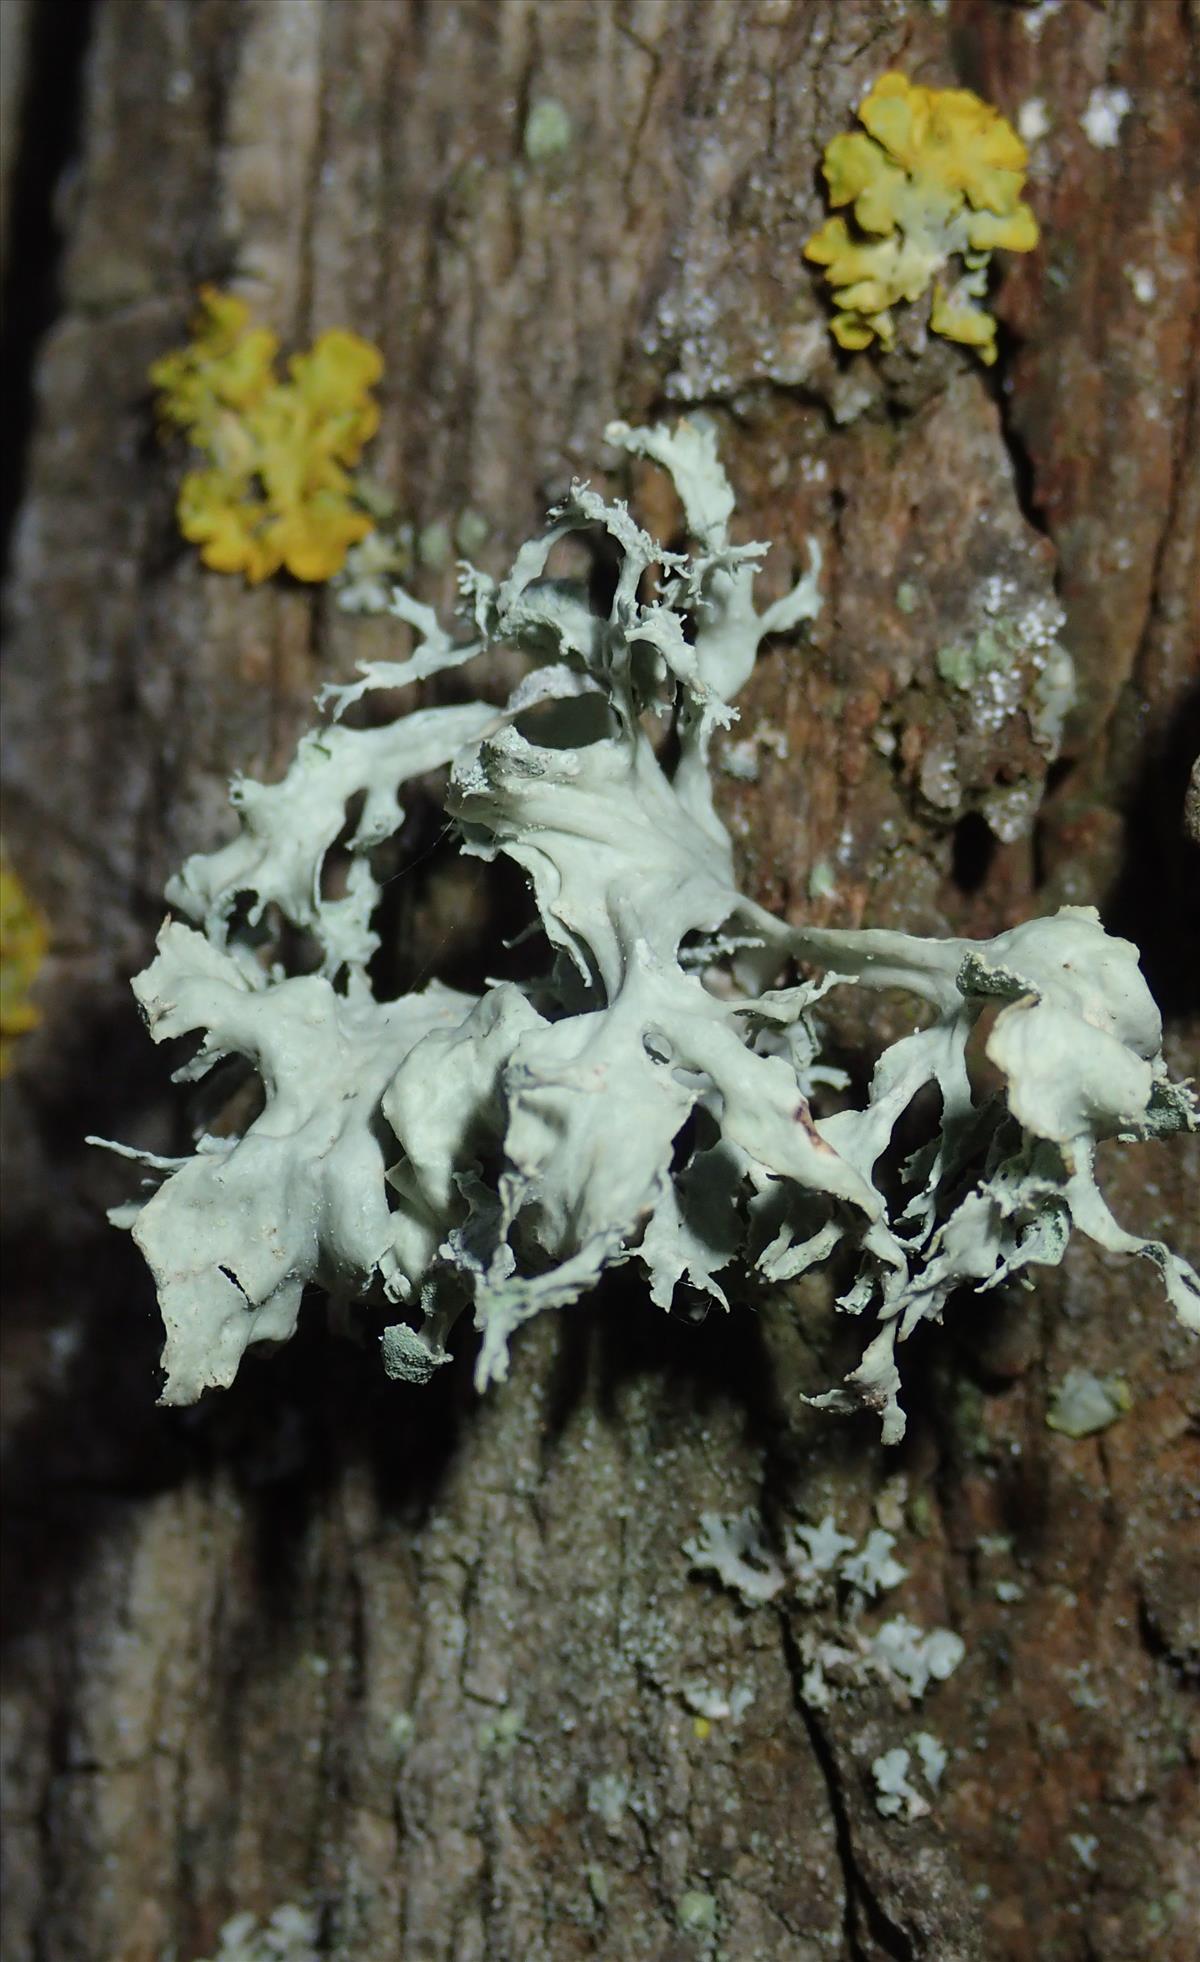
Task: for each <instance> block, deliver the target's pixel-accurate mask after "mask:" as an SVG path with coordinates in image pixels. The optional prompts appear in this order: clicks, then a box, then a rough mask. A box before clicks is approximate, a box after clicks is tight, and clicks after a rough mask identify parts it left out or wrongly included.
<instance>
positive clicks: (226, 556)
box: [150, 287, 383, 585]
mask: <svg viewBox="0 0 1200 1962" xmlns="http://www.w3.org/2000/svg"><path fill="white" fill-rule="evenodd" d="M278 345H279V344H278V341H277V340H276V338H275V335H274V334H272V333H271V332H270V331H269V330H268V329H267V328H265V327H255V326H253V325H252V324H251V320H250V313H249V309H248V308H247V306H246V305H245V302H244V301H242V300H239V299H237V298H235V297H234V296H233V295H231V294H228V293H219V292H217V291H216V290H215V289H214V288H212V287H204V288H203V289H202V291H201V294H200V312H199V314H198V317H197V320H196V323H195V329H194V335H193V338H192V340H191V341H190V342H189V343H188V345H187V346H186V347H183V348H179V349H177V350H176V351H175V353H173V354H168V355H164V356H163V358H162V359H161V360H160V361H156V362H155V364H154V366H153V367H152V368H151V370H150V379H151V381H152V382H153V383H154V385H155V387H156V388H157V389H158V391H159V396H158V411H159V416H160V418H161V420H162V423H163V425H164V427H166V428H168V429H179V430H182V431H183V432H184V433H185V434H186V435H187V436H188V437H189V439H190V440H191V442H192V443H193V445H194V446H195V447H196V448H197V449H198V450H200V451H202V452H203V454H204V455H205V457H206V458H207V460H208V461H207V467H206V468H204V469H200V470H192V471H189V472H188V474H187V476H186V477H185V478H184V480H183V483H182V485H181V486H180V492H179V502H178V506H177V511H178V517H179V528H180V530H181V531H182V533H183V535H184V537H185V538H188V539H190V540H191V541H192V543H193V544H195V545H198V546H199V547H200V556H201V558H202V559H203V561H204V563H205V565H207V566H211V567H212V569H213V570H214V571H216V572H241V573H243V574H244V575H245V577H246V579H247V580H248V581H249V583H250V584H251V585H257V584H258V583H259V582H260V581H261V580H263V579H267V578H269V577H270V575H271V574H272V573H273V572H278V571H280V570H281V569H284V570H286V571H288V572H290V573H291V574H292V576H293V578H296V579H302V580H307V581H316V580H323V579H330V578H332V577H333V575H334V573H336V572H338V571H340V570H341V568H342V566H343V564H344V563H345V559H346V554H347V552H348V551H349V549H350V547H351V546H352V545H354V544H356V543H357V542H358V540H360V539H362V538H365V537H366V535H367V533H368V532H369V531H370V530H371V529H372V519H371V517H370V516H369V514H368V513H367V511H365V510H364V509H363V508H362V506H361V504H360V503H359V502H358V501H357V500H356V498H355V494H354V486H353V482H352V480H351V477H350V475H349V470H350V468H351V467H352V466H353V465H354V464H356V463H357V462H358V461H359V458H360V457H361V455H362V451H363V446H364V444H366V443H367V442H368V441H369V440H370V438H371V437H372V436H373V435H374V434H375V431H376V429H377V428H378V426H379V410H378V407H377V405H376V403H375V401H374V399H373V398H372V396H371V393H370V391H371V389H372V388H373V387H374V385H375V383H376V382H377V381H378V380H379V377H380V375H381V374H382V372H383V361H382V358H381V356H380V354H379V351H378V349H377V348H374V347H372V346H371V345H370V343H369V342H367V341H364V340H360V339H359V337H358V335H357V334H350V333H347V332H345V331H344V330H343V329H341V328H332V329H331V330H330V331H329V332H328V333H325V334H322V335H321V336H320V338H319V339H318V340H317V341H316V342H315V343H314V345H313V347H312V348H311V349H310V350H309V351H308V353H307V354H294V355H293V356H292V357H291V359H290V361H289V362H288V373H289V376H290V379H289V380H288V381H285V382H281V381H280V380H279V379H278V378H277V376H276V373H275V357H276V354H277V352H278Z"/></svg>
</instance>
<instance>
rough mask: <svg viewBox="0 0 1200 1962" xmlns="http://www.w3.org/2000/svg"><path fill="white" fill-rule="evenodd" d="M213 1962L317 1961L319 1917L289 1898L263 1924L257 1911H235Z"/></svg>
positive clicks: (222, 1933)
mask: <svg viewBox="0 0 1200 1962" xmlns="http://www.w3.org/2000/svg"><path fill="white" fill-rule="evenodd" d="M212 1962H317V1917H316V1915H315V1914H313V1913H312V1912H311V1910H310V1909H308V1908H302V1907H295V1906H293V1905H292V1903H290V1902H287V1903H285V1904H284V1906H283V1907H277V1908H276V1909H275V1910H274V1911H273V1913H271V1914H270V1915H269V1916H268V1917H267V1919H266V1921H265V1922H262V1923H261V1924H260V1922H259V1920H258V1917H257V1915H254V1914H235V1915H234V1916H233V1918H232V1920H229V1921H227V1922H226V1923H225V1924H224V1926H223V1928H222V1929H221V1939H220V1947H219V1948H218V1949H217V1952H216V1954H215V1955H214V1956H213V1958H212Z"/></svg>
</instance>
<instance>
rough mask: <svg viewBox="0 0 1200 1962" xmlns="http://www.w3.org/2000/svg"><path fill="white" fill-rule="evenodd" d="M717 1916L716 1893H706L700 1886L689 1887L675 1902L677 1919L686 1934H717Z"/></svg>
mask: <svg viewBox="0 0 1200 1962" xmlns="http://www.w3.org/2000/svg"><path fill="white" fill-rule="evenodd" d="M717 1918H718V1916H717V1897H716V1895H715V1894H706V1893H704V1892H703V1891H702V1890H701V1889H700V1888H698V1887H689V1888H688V1890H687V1892H686V1893H685V1894H681V1895H680V1896H679V1899H678V1901H677V1902H676V1903H675V1919H676V1921H677V1922H678V1924H679V1926H680V1927H681V1928H682V1929H683V1930H684V1932H685V1933H686V1934H689V1935H711V1934H715V1932H716V1928H717Z"/></svg>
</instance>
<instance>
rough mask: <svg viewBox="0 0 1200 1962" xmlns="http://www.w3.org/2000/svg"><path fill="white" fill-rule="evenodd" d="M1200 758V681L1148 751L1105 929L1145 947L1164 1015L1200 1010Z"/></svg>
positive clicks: (1128, 812)
mask: <svg viewBox="0 0 1200 1962" xmlns="http://www.w3.org/2000/svg"><path fill="white" fill-rule="evenodd" d="M1198 755H1200V683H1198V684H1197V685H1196V686H1195V687H1194V688H1192V689H1191V691H1190V692H1189V693H1188V694H1187V695H1185V697H1184V699H1183V700H1182V701H1181V702H1180V704H1179V706H1178V708H1177V709H1176V710H1175V713H1174V714H1173V715H1172V716H1171V717H1170V720H1169V721H1168V722H1167V724H1166V727H1165V728H1164V729H1163V730H1162V732H1161V733H1160V734H1159V735H1158V737H1157V738H1156V739H1152V740H1151V741H1150V743H1149V744H1148V745H1147V749H1146V755H1145V758H1144V760H1143V763H1142V766H1141V769H1140V771H1139V773H1138V776H1137V779H1136V781H1135V783H1134V785H1133V790H1132V794H1131V796H1130V797H1129V799H1128V802H1127V804H1126V807H1125V818H1126V858H1125V866H1124V870H1123V871H1122V873H1121V876H1120V878H1119V879H1118V881H1117V884H1116V887H1115V889H1114V891H1113V892H1112V894H1111V895H1110V897H1109V901H1108V905H1107V906H1106V908H1105V912H1104V918H1105V924H1106V926H1107V927H1108V929H1109V931H1110V932H1112V933H1119V934H1124V935H1125V936H1126V937H1127V938H1128V939H1130V940H1132V941H1134V942H1135V943H1136V945H1137V946H1138V947H1139V948H1140V949H1141V960H1142V971H1143V973H1144V974H1145V976H1146V979H1147V981H1148V982H1149V983H1150V986H1151V988H1152V989H1153V991H1154V996H1155V999H1156V1000H1157V1002H1158V1005H1159V1007H1160V1008H1161V1009H1162V1011H1163V1013H1164V1015H1166V1016H1168V1017H1180V1016H1184V1015H1188V1014H1190V1013H1193V1012H1194V1011H1195V1010H1196V1009H1197V1008H1200V845H1197V844H1196V843H1195V842H1194V841H1193V840H1192V839H1190V838H1189V837H1188V836H1187V835H1186V833H1185V831H1184V829H1183V807H1184V797H1185V794H1186V791H1187V783H1188V776H1189V774H1190V771H1191V768H1192V765H1193V763H1194V762H1195V760H1196V757H1197V756H1198Z"/></svg>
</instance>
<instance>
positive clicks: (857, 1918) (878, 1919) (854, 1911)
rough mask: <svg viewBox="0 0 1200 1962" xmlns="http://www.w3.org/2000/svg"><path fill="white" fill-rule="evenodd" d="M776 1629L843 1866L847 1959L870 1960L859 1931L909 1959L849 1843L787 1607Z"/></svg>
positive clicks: (828, 1750)
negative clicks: (805, 1690)
mask: <svg viewBox="0 0 1200 1962" xmlns="http://www.w3.org/2000/svg"><path fill="white" fill-rule="evenodd" d="M779 1630H780V1640H781V1643H782V1648H783V1655H784V1659H785V1661H786V1663H787V1669H788V1674H789V1676H790V1678H791V1683H792V1695H793V1700H794V1702H795V1707H796V1711H797V1714H798V1715H799V1717H800V1718H801V1720H802V1722H803V1724H804V1729H805V1733H806V1735H807V1737H808V1741H809V1744H810V1746H811V1748H812V1753H813V1756H814V1758H815V1759H816V1761H817V1763H818V1765H819V1766H820V1769H821V1776H822V1778H823V1779H824V1781H825V1791H826V1794H827V1796H828V1799H829V1810H830V1812H831V1814H832V1816H833V1822H834V1828H835V1833H836V1840H837V1850H838V1859H839V1861H840V1862H841V1869H842V1885H843V1888H844V1891H845V1904H846V1906H845V1934H846V1947H847V1952H848V1955H849V1957H850V1962H869V1958H868V1956H867V1952H866V1950H865V1949H864V1948H863V1940H862V1938H863V1933H864V1932H866V1933H868V1934H869V1935H870V1937H871V1939H872V1941H873V1942H875V1943H876V1945H877V1946H878V1948H879V1949H880V1950H882V1952H883V1954H884V1955H886V1956H888V1957H890V1958H891V1962H913V1947H912V1943H911V1942H910V1941H909V1939H908V1936H907V1935H906V1934H905V1932H904V1930H903V1928H901V1927H900V1926H899V1924H898V1923H897V1922H895V1921H893V1920H892V1919H891V1918H890V1916H889V1915H888V1914H887V1913H886V1912H885V1910H884V1908H883V1906H882V1903H881V1902H880V1900H879V1897H878V1895H877V1894H876V1892H875V1890H874V1888H872V1887H871V1885H870V1883H869V1882H868V1880H867V1877H866V1874H865V1873H864V1872H863V1868H862V1865H861V1862H860V1861H859V1859H858V1855H857V1851H856V1848H855V1844H854V1828H853V1825H852V1823H851V1818H850V1812H849V1808H848V1806H847V1804H846V1794H845V1791H844V1789H843V1785H842V1779H841V1773H840V1772H839V1770H838V1765H837V1757H836V1754H835V1752H834V1750H833V1747H832V1745H831V1744H830V1741H829V1739H828V1737H827V1736H826V1735H825V1732H824V1730H823V1729H822V1727H821V1720H820V1717H819V1716H818V1714H817V1712H816V1711H815V1710H813V1708H812V1706H811V1705H810V1704H809V1702H808V1700H807V1698H806V1697H805V1695H804V1692H803V1689H802V1688H801V1684H802V1682H803V1679H804V1673H805V1670H804V1661H803V1658H802V1656H801V1654H800V1645H799V1643H798V1642H797V1640H796V1632H795V1629H794V1628H793V1627H792V1625H791V1621H790V1619H789V1617H788V1614H787V1611H786V1609H784V1610H781V1611H780V1615H779Z"/></svg>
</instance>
